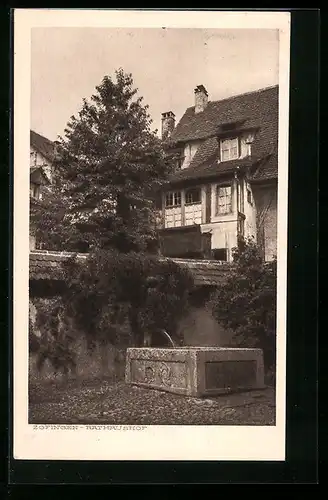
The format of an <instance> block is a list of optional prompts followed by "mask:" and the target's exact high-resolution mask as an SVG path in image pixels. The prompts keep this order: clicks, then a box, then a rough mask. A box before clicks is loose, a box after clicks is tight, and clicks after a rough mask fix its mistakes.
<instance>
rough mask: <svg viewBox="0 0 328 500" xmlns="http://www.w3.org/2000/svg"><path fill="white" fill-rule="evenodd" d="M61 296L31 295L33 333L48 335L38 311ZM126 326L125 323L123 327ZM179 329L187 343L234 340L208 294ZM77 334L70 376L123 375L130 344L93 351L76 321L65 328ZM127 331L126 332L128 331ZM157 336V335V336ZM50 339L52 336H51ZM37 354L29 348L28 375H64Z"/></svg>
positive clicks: (217, 343) (41, 377) (44, 377)
mask: <svg viewBox="0 0 328 500" xmlns="http://www.w3.org/2000/svg"><path fill="white" fill-rule="evenodd" d="M57 301H58V297H51V298H37V297H34V298H33V297H32V298H30V322H31V325H32V326H33V334H34V335H35V336H36V337H37V338H38V339H39V340H40V339H41V337H42V336H47V334H48V332H47V331H44V330H43V331H41V330H40V329H39V328H38V327H37V324H36V316H37V314H38V311H39V312H40V310H42V309H48V310H50V309H51V308H52V307H56V302H57ZM124 328H125V329H127V328H128V327H127V326H125V327H124V326H123V327H122V330H123V329H124ZM178 331H179V333H180V334H182V336H183V338H184V344H185V345H186V346H221V347H224V346H229V345H232V344H231V332H229V331H227V330H225V329H224V328H223V327H222V326H221V325H220V324H218V322H217V321H216V320H215V319H214V318H213V316H212V314H211V310H210V308H209V306H208V304H207V301H206V296H205V297H202V299H201V301H200V303H198V304H193V305H192V306H191V308H190V311H189V314H188V315H187V316H186V317H185V318H184V319H183V320H181V321H180V324H179V327H178ZM66 333H68V334H69V335H70V336H72V337H74V340H73V342H72V344H71V347H70V349H71V350H72V351H73V352H74V354H75V356H76V363H77V364H76V372H75V373H73V372H71V373H69V374H68V375H67V376H68V377H74V378H82V379H84V378H85V379H88V378H98V377H106V378H112V379H113V380H121V379H123V378H124V369H125V353H126V348H127V345H121V346H120V347H119V348H118V347H115V346H113V345H111V344H109V343H108V344H100V343H98V344H96V345H95V347H94V349H92V351H90V350H89V349H88V346H87V342H86V337H85V334H84V332H82V331H77V330H76V329H75V328H74V326H73V324H72V327H71V328H70V331H68V332H66ZM125 333H126V332H125ZM30 335H31V332H30ZM157 340H158V339H157ZM47 341H48V342H52V341H53V340H52V339H51V338H49V339H48V340H47ZM162 342H163V344H162V346H166V345H167V344H166V340H165V338H163V339H162ZM37 358H38V355H37V354H36V353H35V352H33V350H30V356H29V378H30V380H31V381H36V380H54V379H62V378H64V374H63V373H62V372H60V371H59V372H56V371H55V370H54V368H53V367H52V366H51V364H50V363H49V362H48V361H47V362H46V363H45V364H44V366H43V368H42V369H41V370H39V369H38V367H37Z"/></svg>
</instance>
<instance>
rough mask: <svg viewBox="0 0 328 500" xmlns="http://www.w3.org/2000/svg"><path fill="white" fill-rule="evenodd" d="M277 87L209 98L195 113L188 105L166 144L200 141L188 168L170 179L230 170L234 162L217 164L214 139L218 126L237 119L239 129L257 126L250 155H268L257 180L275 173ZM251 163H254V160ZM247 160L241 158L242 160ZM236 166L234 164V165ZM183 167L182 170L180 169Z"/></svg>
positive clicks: (174, 179) (257, 156)
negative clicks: (227, 96)
mask: <svg viewBox="0 0 328 500" xmlns="http://www.w3.org/2000/svg"><path fill="white" fill-rule="evenodd" d="M278 91H279V89H278V86H274V87H268V88H265V89H261V90H258V91H254V92H248V93H246V94H241V95H237V96H233V97H230V98H227V99H223V100H221V101H210V102H209V103H208V104H207V106H206V108H205V110H204V111H202V112H200V113H197V114H195V108H194V106H193V107H190V108H188V109H187V110H186V112H185V114H184V115H183V117H182V118H181V120H180V122H179V123H178V124H177V126H176V128H175V129H174V131H173V132H172V134H171V137H170V139H169V143H170V144H171V145H172V146H174V147H176V146H177V145H179V144H182V143H185V142H189V141H193V140H202V141H204V142H203V143H202V144H201V145H200V146H199V148H198V150H197V152H196V154H195V156H194V158H193V160H192V162H191V164H190V165H189V167H187V168H186V169H183V170H178V171H177V172H176V173H174V174H173V175H172V176H171V179H170V180H171V182H175V181H180V180H181V179H187V178H188V179H189V178H190V179H192V178H202V177H204V178H206V177H208V176H216V175H218V176H219V175H220V174H221V173H223V172H225V171H226V168H227V169H229V168H231V169H233V168H234V166H235V164H233V163H232V162H229V165H228V162H224V164H225V166H224V165H223V162H222V163H220V164H218V162H217V161H216V160H217V158H218V141H217V139H216V137H217V135H218V133H219V130H220V126H222V125H223V124H226V123H229V122H241V123H242V128H243V129H253V128H256V129H258V132H257V134H256V136H255V140H254V142H253V144H252V158H253V160H254V159H261V158H264V157H267V156H268V155H269V154H272V158H271V160H270V162H269V163H267V164H266V165H264V164H263V165H262V170H261V172H258V173H257V179H260V177H261V178H262V179H265V178H266V176H268V178H272V177H274V176H277V155H276V153H277V148H278ZM253 160H252V161H251V163H254V161H253ZM245 161H246V163H247V162H248V163H249V159H248V160H244V161H243V163H245ZM236 165H237V164H236ZM184 170H185V171H184Z"/></svg>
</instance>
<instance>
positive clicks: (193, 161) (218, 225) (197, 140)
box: [159, 85, 278, 262]
mask: <svg viewBox="0 0 328 500" xmlns="http://www.w3.org/2000/svg"><path fill="white" fill-rule="evenodd" d="M162 138H163V140H164V141H165V142H166V145H167V147H168V148H169V149H170V150H171V151H173V152H175V153H176V154H177V158H178V160H177V168H176V171H175V172H174V174H172V176H171V177H170V180H169V183H168V185H167V186H166V188H165V190H164V191H163V192H162V194H161V200H160V206H159V220H160V221H161V230H160V234H161V238H160V239H161V250H162V253H163V254H164V255H165V256H167V257H175V258H210V259H216V260H220V261H225V262H231V261H232V249H233V248H234V247H236V245H237V239H238V235H240V236H243V237H245V238H247V237H252V238H254V240H255V241H257V243H258V244H259V245H260V247H261V249H262V251H263V256H264V258H265V260H271V259H272V258H274V257H275V255H276V252H277V181H278V86H275V87H268V88H265V89H261V90H258V91H255V92H249V93H246V94H242V95H237V96H233V97H231V98H227V99H224V100H221V101H213V102H211V101H209V100H208V93H207V91H206V89H205V87H204V86H203V85H199V86H198V87H197V88H196V89H195V102H194V106H192V107H190V108H188V109H187V110H186V112H185V113H184V115H183V116H182V118H181V120H180V121H179V123H178V124H177V125H175V115H174V113H173V112H172V111H170V112H166V113H163V115H162Z"/></svg>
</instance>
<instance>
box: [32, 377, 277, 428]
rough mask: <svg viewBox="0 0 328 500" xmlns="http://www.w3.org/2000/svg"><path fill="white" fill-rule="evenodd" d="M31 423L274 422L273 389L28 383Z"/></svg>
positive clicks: (249, 423) (104, 383)
mask: <svg viewBox="0 0 328 500" xmlns="http://www.w3.org/2000/svg"><path fill="white" fill-rule="evenodd" d="M29 423H31V424H80V425H83V424H103V425H111V424H112V425H275V393H274V389H273V388H272V387H268V388H267V389H264V390H260V391H251V392H244V393H237V394H230V395H222V396H218V397H211V398H204V399H198V398H191V397H188V396H179V395H175V394H170V393H166V392H162V391H157V390H152V389H145V388H141V387H133V386H130V385H127V384H125V382H122V381H120V382H115V383H114V382H112V381H109V380H93V381H92V382H86V381H70V382H68V383H60V384H58V383H57V384H56V383H47V384H45V383H42V384H39V383H30V387H29Z"/></svg>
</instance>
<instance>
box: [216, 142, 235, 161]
mask: <svg viewBox="0 0 328 500" xmlns="http://www.w3.org/2000/svg"><path fill="white" fill-rule="evenodd" d="M220 158H221V161H229V160H236V159H237V158H239V140H238V138H237V137H234V138H232V139H221V142H220Z"/></svg>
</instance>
